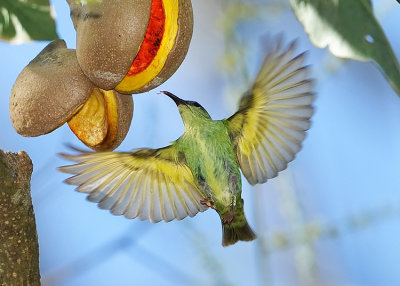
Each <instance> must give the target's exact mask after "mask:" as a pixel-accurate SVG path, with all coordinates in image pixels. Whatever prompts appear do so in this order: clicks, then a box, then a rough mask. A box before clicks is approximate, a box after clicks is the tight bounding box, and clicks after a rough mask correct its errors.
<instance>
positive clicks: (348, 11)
mask: <svg viewBox="0 0 400 286" xmlns="http://www.w3.org/2000/svg"><path fill="white" fill-rule="evenodd" d="M290 2H291V5H292V8H293V10H294V12H295V14H296V16H297V19H298V20H299V21H300V22H301V23H302V24H303V26H304V29H305V31H306V32H307V34H308V35H309V37H310V40H311V42H312V43H313V44H314V45H315V46H317V47H319V48H324V47H326V46H329V50H330V51H331V53H332V54H334V55H335V56H337V57H342V58H350V59H354V60H358V61H370V60H372V61H374V62H375V63H377V64H378V66H379V67H380V69H381V71H382V72H383V74H384V75H385V77H386V78H387V80H388V82H389V83H390V85H391V86H392V88H393V89H394V90H395V91H396V93H397V94H398V95H399V96H400V66H399V62H398V60H397V58H396V56H395V54H394V52H393V50H392V48H391V46H390V43H389V41H388V40H387V38H386V36H385V33H384V32H383V30H382V28H381V26H380V25H379V23H378V21H377V20H376V18H375V16H374V13H373V11H372V5H371V1H370V0H290Z"/></svg>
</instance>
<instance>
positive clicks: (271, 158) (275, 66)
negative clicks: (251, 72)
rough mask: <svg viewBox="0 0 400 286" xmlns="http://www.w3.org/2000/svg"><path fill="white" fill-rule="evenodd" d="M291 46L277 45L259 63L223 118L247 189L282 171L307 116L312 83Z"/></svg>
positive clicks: (306, 126) (307, 121)
mask: <svg viewBox="0 0 400 286" xmlns="http://www.w3.org/2000/svg"><path fill="white" fill-rule="evenodd" d="M294 49H295V44H294V43H292V44H291V45H290V46H289V47H288V48H287V49H285V50H283V51H282V49H281V45H280V43H279V44H278V45H277V46H276V48H275V49H274V50H273V51H272V52H270V53H269V54H268V55H267V57H266V58H265V60H264V62H263V65H262V67H261V69H260V71H259V73H258V75H257V77H256V80H255V82H254V84H253V87H252V89H251V90H250V91H249V92H248V93H247V94H245V95H244V96H243V97H242V99H241V102H240V107H239V111H238V112H236V113H235V114H234V115H232V116H231V117H230V118H228V119H226V120H225V122H226V124H227V126H228V130H229V133H230V136H231V138H232V140H233V142H234V146H235V148H236V153H237V157H238V160H239V163H240V167H241V169H242V172H243V174H244V175H245V177H246V178H247V180H248V181H249V182H250V183H251V184H253V185H254V184H257V183H264V182H265V181H267V179H269V178H273V177H275V176H276V175H277V173H278V172H279V171H281V170H284V169H285V168H286V167H287V163H288V162H290V161H292V160H293V159H294V156H295V154H296V153H297V152H298V151H299V150H300V148H301V142H302V141H303V139H304V137H305V131H306V130H307V129H309V127H310V117H311V116H312V114H313V107H312V102H313V100H314V94H313V93H312V90H313V86H314V83H313V81H312V80H310V79H309V78H308V67H307V66H303V62H304V57H305V55H304V54H300V55H298V56H296V57H293V52H294Z"/></svg>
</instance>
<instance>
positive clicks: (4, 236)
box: [0, 150, 40, 285]
mask: <svg viewBox="0 0 400 286" xmlns="http://www.w3.org/2000/svg"><path fill="white" fill-rule="evenodd" d="M32 170H33V166H32V162H31V160H30V158H29V156H28V155H27V154H26V153H25V152H18V153H9V152H3V151H2V150H0V284H1V285H40V272H39V244H38V240H37V233H36V223H35V215H34V212H33V207H32V200H31V196H30V179H31V175H32Z"/></svg>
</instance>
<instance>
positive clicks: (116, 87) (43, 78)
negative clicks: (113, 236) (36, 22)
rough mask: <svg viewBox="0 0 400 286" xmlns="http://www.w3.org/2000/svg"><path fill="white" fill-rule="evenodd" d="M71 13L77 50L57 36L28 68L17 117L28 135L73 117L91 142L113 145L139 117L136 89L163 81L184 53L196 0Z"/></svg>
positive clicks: (16, 102) (130, 2) (15, 92)
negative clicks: (135, 108)
mask: <svg viewBox="0 0 400 286" xmlns="http://www.w3.org/2000/svg"><path fill="white" fill-rule="evenodd" d="M71 7H72V6H71ZM71 18H72V20H73V22H74V26H75V29H76V34H77V43H76V50H72V49H67V47H66V44H65V42H64V41H63V40H56V41H54V42H52V43H50V44H49V45H48V46H47V47H46V48H44V49H43V50H42V51H41V52H40V53H39V55H38V56H36V58H34V59H33V60H32V61H31V62H30V63H29V64H28V65H27V66H26V67H25V68H24V70H23V71H22V72H21V73H20V75H19V76H18V78H17V80H16V82H15V84H14V86H13V88H12V91H11V97H10V116H11V121H12V124H13V126H14V128H15V130H16V131H17V132H18V133H19V134H21V135H23V136H39V135H43V134H46V133H49V132H51V131H53V130H54V129H56V128H58V127H60V126H61V125H63V124H64V123H66V122H68V125H69V127H70V129H71V130H72V131H73V132H74V134H75V135H76V136H77V137H78V138H79V139H80V140H81V141H82V142H83V143H85V144H86V145H87V146H89V147H90V148H92V149H94V150H113V149H115V148H116V147H118V146H119V145H120V144H121V142H122V140H123V139H124V138H125V136H126V134H127V133H128V130H129V127H130V124H131V120H132V115H133V100H132V96H131V94H132V93H142V92H145V91H148V90H151V89H153V88H155V87H157V86H159V85H160V84H162V83H163V82H164V81H166V80H167V79H168V78H170V77H171V76H172V74H173V73H174V72H175V71H176V70H177V69H178V67H179V66H180V65H181V63H182V61H183V60H184V58H185V56H186V53H187V51H188V48H189V44H190V40H191V37H192V32H193V12H192V6H191V2H190V0H119V1H115V0H102V1H99V2H96V3H93V4H85V5H76V6H75V7H74V8H73V9H72V10H71Z"/></svg>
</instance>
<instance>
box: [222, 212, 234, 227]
mask: <svg viewBox="0 0 400 286" xmlns="http://www.w3.org/2000/svg"><path fill="white" fill-rule="evenodd" d="M232 220H233V211H230V212H228V213H227V214H226V215H224V217H223V218H222V223H223V224H230V223H231V222H232Z"/></svg>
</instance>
